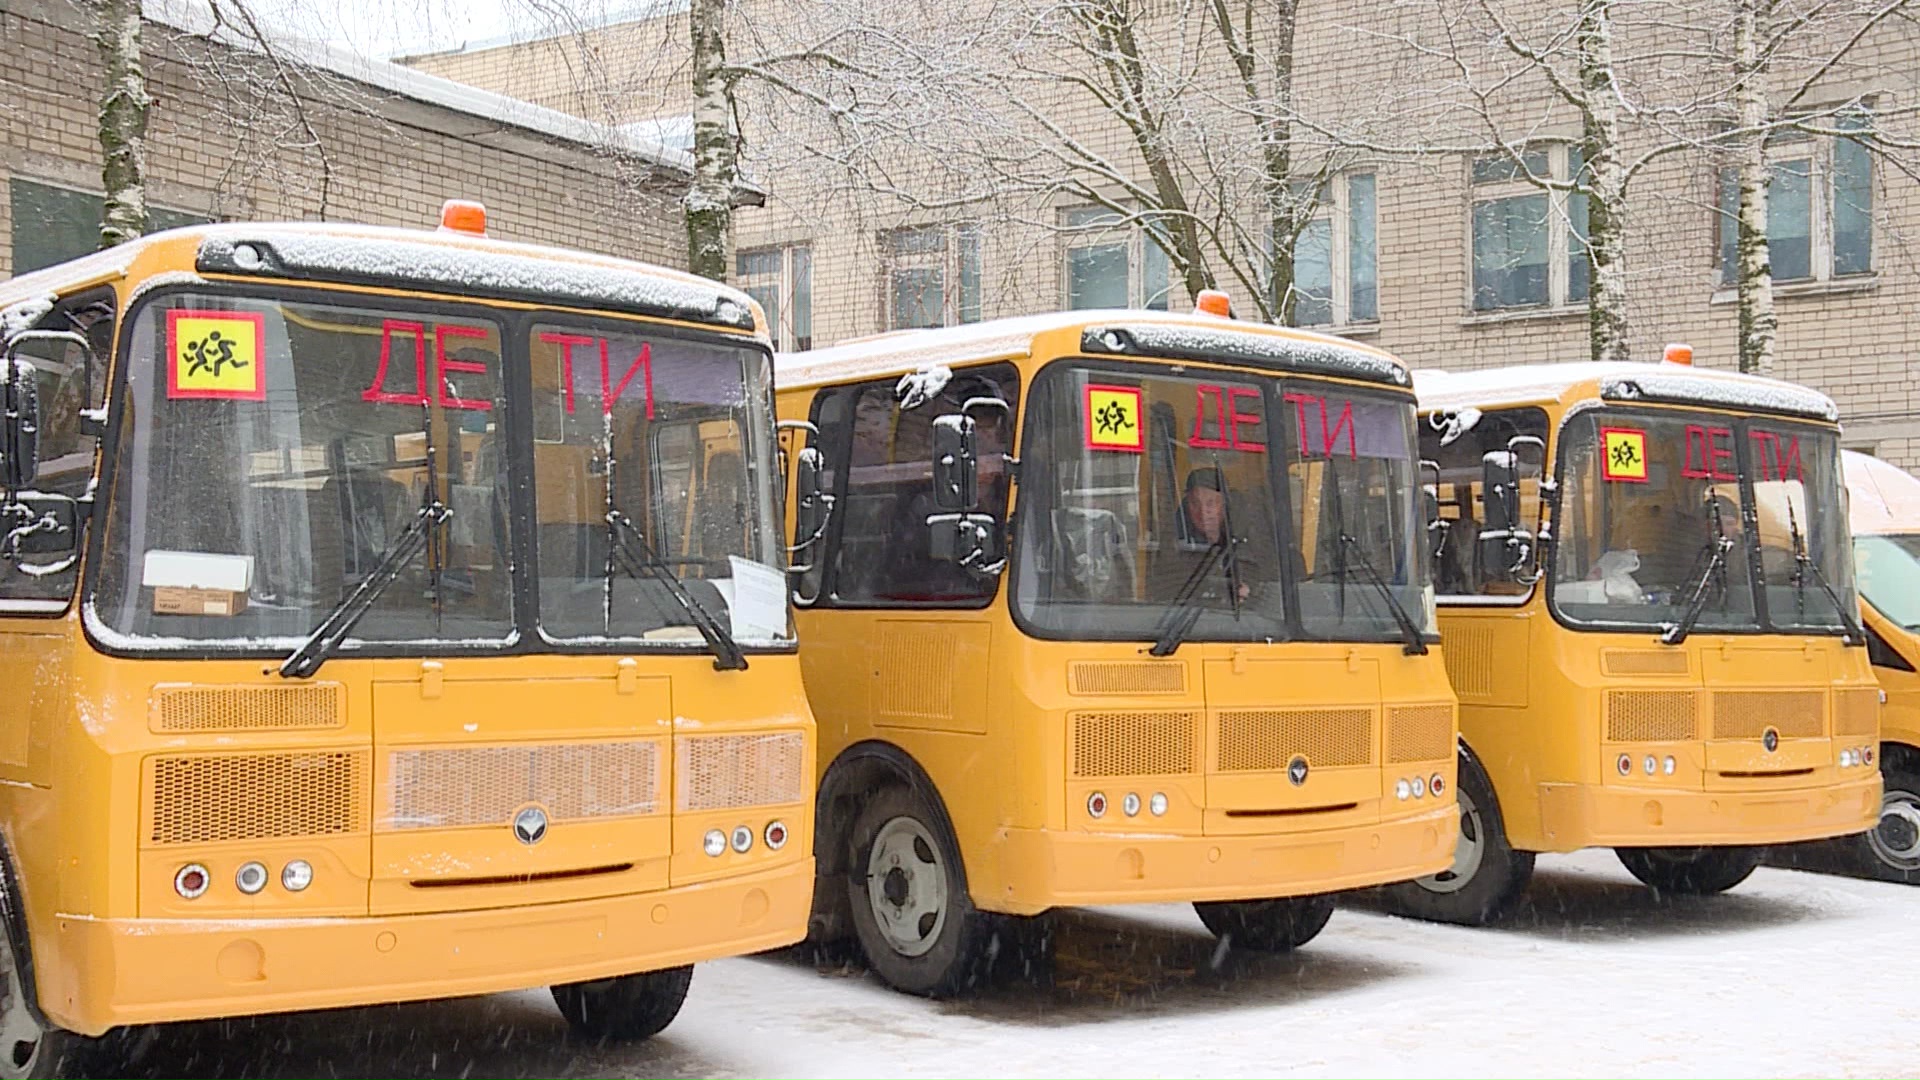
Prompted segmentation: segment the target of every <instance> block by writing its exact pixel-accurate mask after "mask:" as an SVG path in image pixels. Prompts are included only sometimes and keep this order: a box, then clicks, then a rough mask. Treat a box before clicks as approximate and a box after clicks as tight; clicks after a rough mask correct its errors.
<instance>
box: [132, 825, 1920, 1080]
mask: <svg viewBox="0 0 1920 1080" xmlns="http://www.w3.org/2000/svg"><path fill="white" fill-rule="evenodd" d="M1917 964H1920V889H1907V888H1902V887H1900V886H1895V885H1880V884H1873V883H1869V882H1861V881H1851V880H1847V879H1844V878H1837V877H1824V876H1818V875H1814V874H1805V873H1799V872H1795V871H1787V870H1771V869H1763V870H1761V871H1759V872H1758V873H1756V874H1755V875H1754V876H1753V878H1752V879H1751V880H1749V881H1748V882H1747V883H1746V884H1744V885H1742V886H1741V887H1740V888H1738V889H1736V890H1735V891H1733V892H1732V893H1729V894H1727V895H1725V896H1720V897H1714V898H1710V899H1699V900H1671V901H1662V902H1655V900H1654V898H1653V896H1652V894H1651V893H1649V892H1648V891H1646V890H1645V889H1642V888H1641V887H1640V886H1639V885H1638V884H1637V883H1635V882H1634V881H1633V880H1632V879H1631V878H1629V877H1628V876H1627V874H1626V872H1625V871H1624V870H1622V869H1621V868H1620V867H1619V864H1618V863H1617V862H1616V861H1615V859H1614V858H1613V856H1612V854H1611V853H1609V852H1588V853H1584V854H1581V855H1578V856H1573V857H1564V858H1543V859H1541V861H1540V872H1539V875H1538V876H1537V878H1536V879H1535V882H1534V886H1533V889H1532V891H1531V892H1530V894H1529V897H1528V902H1527V904H1526V906H1525V907H1524V908H1523V909H1522V911H1521V912H1520V914H1519V916H1518V918H1517V919H1516V920H1515V921H1514V922H1513V923H1511V924H1510V925H1507V926H1505V927H1503V928H1500V929H1494V930H1466V929H1460V928H1457V927H1446V926H1433V925H1427V924H1423V923H1417V922H1410V921H1407V920H1403V919H1398V918H1391V917H1388V916H1384V915H1381V914H1378V913H1376V912H1372V911H1368V910H1366V908H1365V907H1364V905H1363V902H1356V903H1355V904H1353V905H1349V906H1347V907H1344V908H1343V909H1342V910H1341V911H1340V912H1338V913H1337V914H1336V915H1335V916H1334V919H1333V922H1332V923H1331V924H1330V925H1329V926H1328V927H1327V930H1326V932H1325V933H1323V934H1322V935H1321V936H1320V937H1319V938H1318V939H1317V940H1315V941H1314V942H1313V943H1312V944H1311V945H1309V946H1308V947H1307V948H1306V949H1304V950H1303V951H1301V952H1300V953H1298V954H1296V955H1293V956H1283V957H1261V956H1244V955H1239V954H1231V955H1224V956H1223V955H1220V953H1219V950H1218V949H1216V947H1215V944H1214V941H1213V939H1212V937H1211V936H1209V935H1208V934H1207V933H1206V931H1205V930H1204V929H1202V928H1201V926H1200V921H1199V919H1197V918H1196V917H1195V916H1194V915H1193V914H1192V912H1191V910H1190V909H1188V908H1186V907H1180V906H1164V905H1163V906H1155V907H1148V908H1110V909H1101V910H1097V911H1086V912H1074V913H1069V914H1067V915H1065V916H1063V918H1062V923H1061V930H1060V957H1059V964H1058V969H1057V972H1056V976H1055V979H1054V982H1053V985H1051V986H1050V987H1042V986H1037V985H1014V986H1006V987H1001V988H998V989H996V990H994V991H991V992H989V993H986V994H983V995H981V996H979V997H976V998H974V999H971V1000H967V1001H958V1002H930V1001H923V1000H920V999H917V998H909V997H905V996H902V995H900V994H895V993H893V992H891V991H888V990H886V989H884V988H883V987H882V986H880V984H879V983H878V982H877V981H875V980H874V979H873V978H872V977H871V976H868V975H865V974H863V973H859V972H844V971H840V972H829V973H821V972H819V971H817V970H815V969H814V967H812V966H811V965H808V964H804V963H802V962H801V961H799V960H797V959H795V958H793V957H790V956H768V957H755V958H750V959H740V960H728V961H723V962H719V963H713V964H704V965H701V967H700V968H699V969H698V970H697V971H696V972H695V975H694V980H693V992H692V994H691V995H690V996H689V998H688V1000H687V1005H686V1009H685V1011H684V1012H682V1013H681V1014H680V1018H679V1019H678V1020H677V1021H675V1023H674V1024H673V1026H672V1027H670V1028H668V1029H667V1030H666V1032H665V1033H664V1034H662V1035H660V1036H659V1037H657V1038H656V1039H654V1040H653V1041H652V1042H649V1043H645V1044H641V1045H638V1046H594V1045H582V1044H581V1043H580V1042H579V1041H577V1040H569V1038H568V1036H567V1031H566V1027H565V1025H564V1024H563V1023H562V1022H561V1020H560V1018H559V1015H558V1014H557V1013H556V1012H555V1011H554V1009H553V1006H552V1004H551V1001H550V1000H549V998H548V997H547V995H546V994H545V993H544V992H527V993H520V994H502V995H497V996H494V997H490V998H479V999H468V1000H463V1001H445V1002H434V1003H429V1004H420V1005H406V1006H393V1007H385V1008H375V1009H352V1010H342V1011H337V1012H332V1013H323V1014H308V1015H300V1016H290V1017H267V1018H261V1019H255V1020H243V1021H231V1022H227V1023H223V1024H196V1025H186V1026H182V1027H179V1028H175V1029H170V1030H168V1031H166V1032H165V1033H164V1034H163V1036H162V1038H161V1040H160V1042H159V1045H157V1046H156V1047H155V1048H154V1050H153V1052H152V1054H151V1055H150V1057H149V1058H148V1059H147V1061H146V1063H145V1064H144V1066H143V1071H147V1072H149V1073H150V1074H151V1075H173V1076H179V1075H189V1076H329V1075H338V1076H371V1075H377V1076H449V1077H464V1076H862V1075H889V1076H929V1077H933V1076H956V1077H965V1076H994V1075H1004V1074H1038V1075H1060V1076H1141V1075H1146V1076H1228V1075H1243V1074H1265V1075H1272V1074H1301V1075H1313V1076H1319V1075H1333V1076H1343V1075H1402V1076H1486V1075H1493V1076H1503V1075H1516V1074H1550V1075H1618V1074H1631V1075H1645V1076H1693V1075H1703V1076H1721V1075H1733V1076H1776V1075H1778V1076H1807V1075H1820V1076H1867V1075H1875V1076H1881V1075H1913V1074H1915V1073H1916V1072H1920V1042H1916V1039H1915V1038H1914V1036H1915V1034H1916V1033H1920V988H1916V986H1915V984H1914V982H1913V981H1912V973H1913V970H1914V968H1915V967H1916V965H1917Z"/></svg>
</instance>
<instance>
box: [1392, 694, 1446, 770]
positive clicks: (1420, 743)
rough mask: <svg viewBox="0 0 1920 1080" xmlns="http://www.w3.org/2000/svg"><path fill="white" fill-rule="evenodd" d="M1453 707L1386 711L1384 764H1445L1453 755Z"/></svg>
mask: <svg viewBox="0 0 1920 1080" xmlns="http://www.w3.org/2000/svg"><path fill="white" fill-rule="evenodd" d="M1454 746H1455V739H1454V731H1453V706H1451V705H1448V704H1445V703H1441V704H1437V705H1396V706H1394V707H1393V708H1391V709H1389V710H1387V762H1388V763H1389V764H1392V765H1400V764H1404V763H1406V762H1409V761H1445V760H1446V759H1448V758H1450V757H1452V756H1453V754H1454Z"/></svg>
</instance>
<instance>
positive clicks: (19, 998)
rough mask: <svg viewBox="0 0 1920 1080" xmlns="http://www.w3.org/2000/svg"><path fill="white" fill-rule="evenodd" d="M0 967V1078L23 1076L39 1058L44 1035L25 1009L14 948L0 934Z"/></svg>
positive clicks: (24, 996)
mask: <svg viewBox="0 0 1920 1080" xmlns="http://www.w3.org/2000/svg"><path fill="white" fill-rule="evenodd" d="M0 967H4V968H5V971H4V973H0V1076H26V1075H29V1074H30V1073H31V1072H32V1071H33V1066H34V1064H35V1059H36V1058H38V1057H39V1056H40V1046H41V1042H42V1040H43V1039H44V1038H45V1037H46V1032H45V1030H43V1029H42V1028H41V1027H40V1022H39V1021H38V1020H36V1019H34V1016H33V1013H32V1012H30V1011H28V1009H27V999H26V991H25V988H24V987H23V986H22V985H21V982H20V969H19V967H18V966H17V965H16V964H15V963H14V958H13V946H12V943H11V942H9V941H7V940H6V935H4V934H0Z"/></svg>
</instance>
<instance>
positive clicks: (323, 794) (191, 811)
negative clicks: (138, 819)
mask: <svg viewBox="0 0 1920 1080" xmlns="http://www.w3.org/2000/svg"><path fill="white" fill-rule="evenodd" d="M149 760H150V772H149V773H148V779H147V790H148V794H149V803H150V805H151V807H152V815H153V816H152V820H151V823H150V825H149V827H148V829H147V833H146V835H147V838H148V839H149V840H150V841H151V842H152V843H155V844H211V843H218V842H220V841H225V840H265V839H274V838H279V837H291V836H339V835H343V834H351V833H357V832H363V831H365V829H366V811H367V803H368V801H369V799H368V780H367V755H366V754H365V753H364V752H361V751H351V750H333V751H309V752H294V753H285V754H191V755H185V754H183V755H177V756H166V757H156V758H152V759H149Z"/></svg>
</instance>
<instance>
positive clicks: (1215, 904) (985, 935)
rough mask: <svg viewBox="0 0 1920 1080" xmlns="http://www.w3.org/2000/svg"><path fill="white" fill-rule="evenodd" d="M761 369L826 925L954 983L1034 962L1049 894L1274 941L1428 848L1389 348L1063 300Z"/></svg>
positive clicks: (1441, 814)
mask: <svg viewBox="0 0 1920 1080" xmlns="http://www.w3.org/2000/svg"><path fill="white" fill-rule="evenodd" d="M1222 299H1224V298H1222ZM1209 303H1210V304H1211V303H1218V301H1212V300H1210V301H1209ZM1219 309H1220V310H1224V304H1221V305H1220V308H1219ZM778 364H779V371H778V381H779V384H780V391H779V401H780V410H781V413H782V415H783V417H784V418H785V419H784V420H783V422H784V423H787V424H796V423H800V422H804V423H805V424H806V425H809V426H810V427H811V428H812V435H811V437H810V440H809V445H808V446H807V447H806V448H805V451H804V452H803V453H801V454H800V455H799V456H798V462H799V466H800V467H798V468H795V469H794V470H792V471H793V473H794V483H795V485H796V490H795V491H794V492H793V493H792V496H791V498H790V506H791V507H792V508H793V509H792V512H791V513H790V514H789V517H790V519H792V521H791V524H792V526H793V534H794V545H795V547H796V548H798V549H799V553H798V554H796V555H795V557H794V559H795V563H796V570H798V571H800V572H799V573H797V575H796V578H795V594H794V599H795V603H796V605H797V607H798V614H797V616H796V621H797V622H798V623H799V627H800V633H801V640H802V642H803V646H802V649H801V654H800V658H801V667H802V670H803V672H804V673H805V677H806V686H807V691H808V696H809V699H810V701H811V702H812V705H813V709H814V715H815V717H816V718H817V720H818V722H819V724H820V734H821V739H822V743H821V752H820V755H819V761H820V763H821V767H822V768H821V779H820V783H821V788H820V795H819V802H818V808H817V811H816V819H817V821H818V823H819V829H820V836H821V838H822V839H821V842H820V844H819V845H818V847H817V849H816V858H817V859H818V861H819V866H820V873H819V881H818V889H817V893H816V896H815V899H814V912H813V915H814V920H815V922H814V927H813V930H814V933H815V936H816V938H817V939H818V940H821V941H833V940H844V939H846V938H847V937H853V938H857V940H858V942H859V944H860V946H861V947H862V949H863V951H864V952H865V954H866V956H867V958H868V960H869V961H870V963H871V964H872V966H873V968H874V969H875V970H877V971H878V973H879V974H880V975H881V976H882V977H883V978H884V979H885V980H886V981H887V982H888V983H890V984H891V985H893V986H894V987H896V988H898V989H901V990H904V991H908V992H913V993H921V994H929V995H941V994H948V993H954V992H959V991H961V990H964V989H966V988H968V987H970V986H973V985H977V984H978V983H979V981H980V980H981V979H982V978H983V977H986V976H988V975H990V974H991V973H992V972H993V971H994V970H995V969H996V968H997V967H998V965H997V964H995V963H994V962H993V961H995V960H996V959H1005V958H1008V957H1022V958H1025V959H1028V960H1031V959H1033V958H1035V957H1036V955H1037V956H1038V957H1041V958H1044V956H1045V955H1046V954H1045V951H1044V949H1045V945H1046V943H1047V942H1048V941H1049V940H1050V935H1049V934H1047V933H1046V923H1045V922H1044V921H1043V920H1036V919H1033V918H1031V917H1032V916H1037V915H1040V914H1041V913H1044V912H1046V911H1048V910H1049V909H1053V908H1058V907H1067V906H1078V905H1091V904H1118V903H1130V902H1140V901H1191V902H1194V904H1195V906H1196V908H1197V909H1198V911H1199V914H1200V917H1201V918H1202V919H1203V920H1204V921H1205V923H1206V925H1207V926H1208V927H1209V928H1210V929H1211V930H1212V931H1213V932H1214V933H1216V934H1219V935H1221V936H1222V937H1225V938H1231V940H1232V942H1233V943H1234V944H1236V945H1239V946H1243V947H1252V948H1265V949H1288V948H1292V947H1294V946H1297V945H1299V944H1302V943H1304V942H1306V941H1307V940H1308V939H1310V938H1312V937H1313V936H1314V935H1315V934H1317V933H1318V932H1319V931H1320V929H1321V927H1322V926H1324V925H1325V923H1326V921H1327V919H1328V917H1329V915H1330V913H1331V911H1332V906H1333V903H1332V899H1331V897H1330V896H1329V894H1331V893H1334V892H1336V891H1338V890H1343V889H1352V888H1358V887H1361V886H1370V885H1376V884H1380V883H1382V882H1388V881H1395V880H1400V879H1404V878H1408V877H1412V876H1415V875H1419V874H1426V873H1432V872H1434V871H1436V870H1438V869H1440V868H1442V867H1445V866H1446V865H1448V863H1449V860H1450V858H1451V845H1452V840H1453V835H1454V833H1455V832H1456V831H1457V830H1456V829H1455V827H1454V817H1455V809H1454V803H1453V796H1452V791H1453V775H1454V774H1453V763H1454V739H1455V723H1454V705H1453V699H1452V695H1451V693H1450V691H1449V690H1448V688H1447V683H1446V675H1445V669H1444V667H1443V665H1442V664H1441V662H1440V658H1439V656H1438V645H1437V639H1436V637H1435V636H1434V627H1433V618H1432V609H1431V603H1430V599H1431V592H1430V589H1429V586H1428V582H1427V578H1426V568H1425V560H1424V557H1423V555H1422V548H1421V543H1422V541H1421V536H1422V528H1421V522H1420V518H1419V508H1418V503H1417V499H1416V491H1417V488H1416V477H1415V472H1414V453H1413V398H1412V393H1411V390H1410V386H1409V377H1408V375H1407V372H1406V369H1405V368H1404V367H1403V366H1402V365H1401V364H1400V362H1399V361H1397V360H1395V359H1394V358H1393V357H1391V356H1388V355H1386V354H1385V353H1381V352H1379V351H1377V350H1374V349H1371V348H1368V347H1366V346H1362V345H1355V344H1352V343H1349V342H1345V341H1341V340H1338V339H1335V338H1328V337H1322V336H1318V335H1314V334H1309V333H1302V332H1298V331H1293V330H1284V329H1278V328H1274V327H1269V326H1260V325H1247V324H1241V323H1236V322H1232V321H1229V320H1228V319H1226V318H1223V317H1220V316H1217V315H1214V314H1194V315H1169V314H1163V313H1155V312H1148V311H1077V312H1071V313H1064V314H1052V315H1043V316H1035V317H1030V318H1020V319H1010V320H1002V321H997V322H987V323H981V324H977V325H972V326H962V327H955V328H951V329H944V330H930V331H913V332H907V333H901V334H894V335H887V336H883V337H880V338H877V339H870V340H866V341H861V342H854V343H848V344H844V345H841V346H838V347H835V348H829V349H821V350H817V351H813V352H807V353H800V354H795V355H783V356H781V357H780V358H779V359H778ZM1036 948H1037V949H1039V950H1040V951H1039V952H1038V953H1037V954H1036V953H1034V952H1033V951H1031V950H1034V949H1036Z"/></svg>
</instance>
